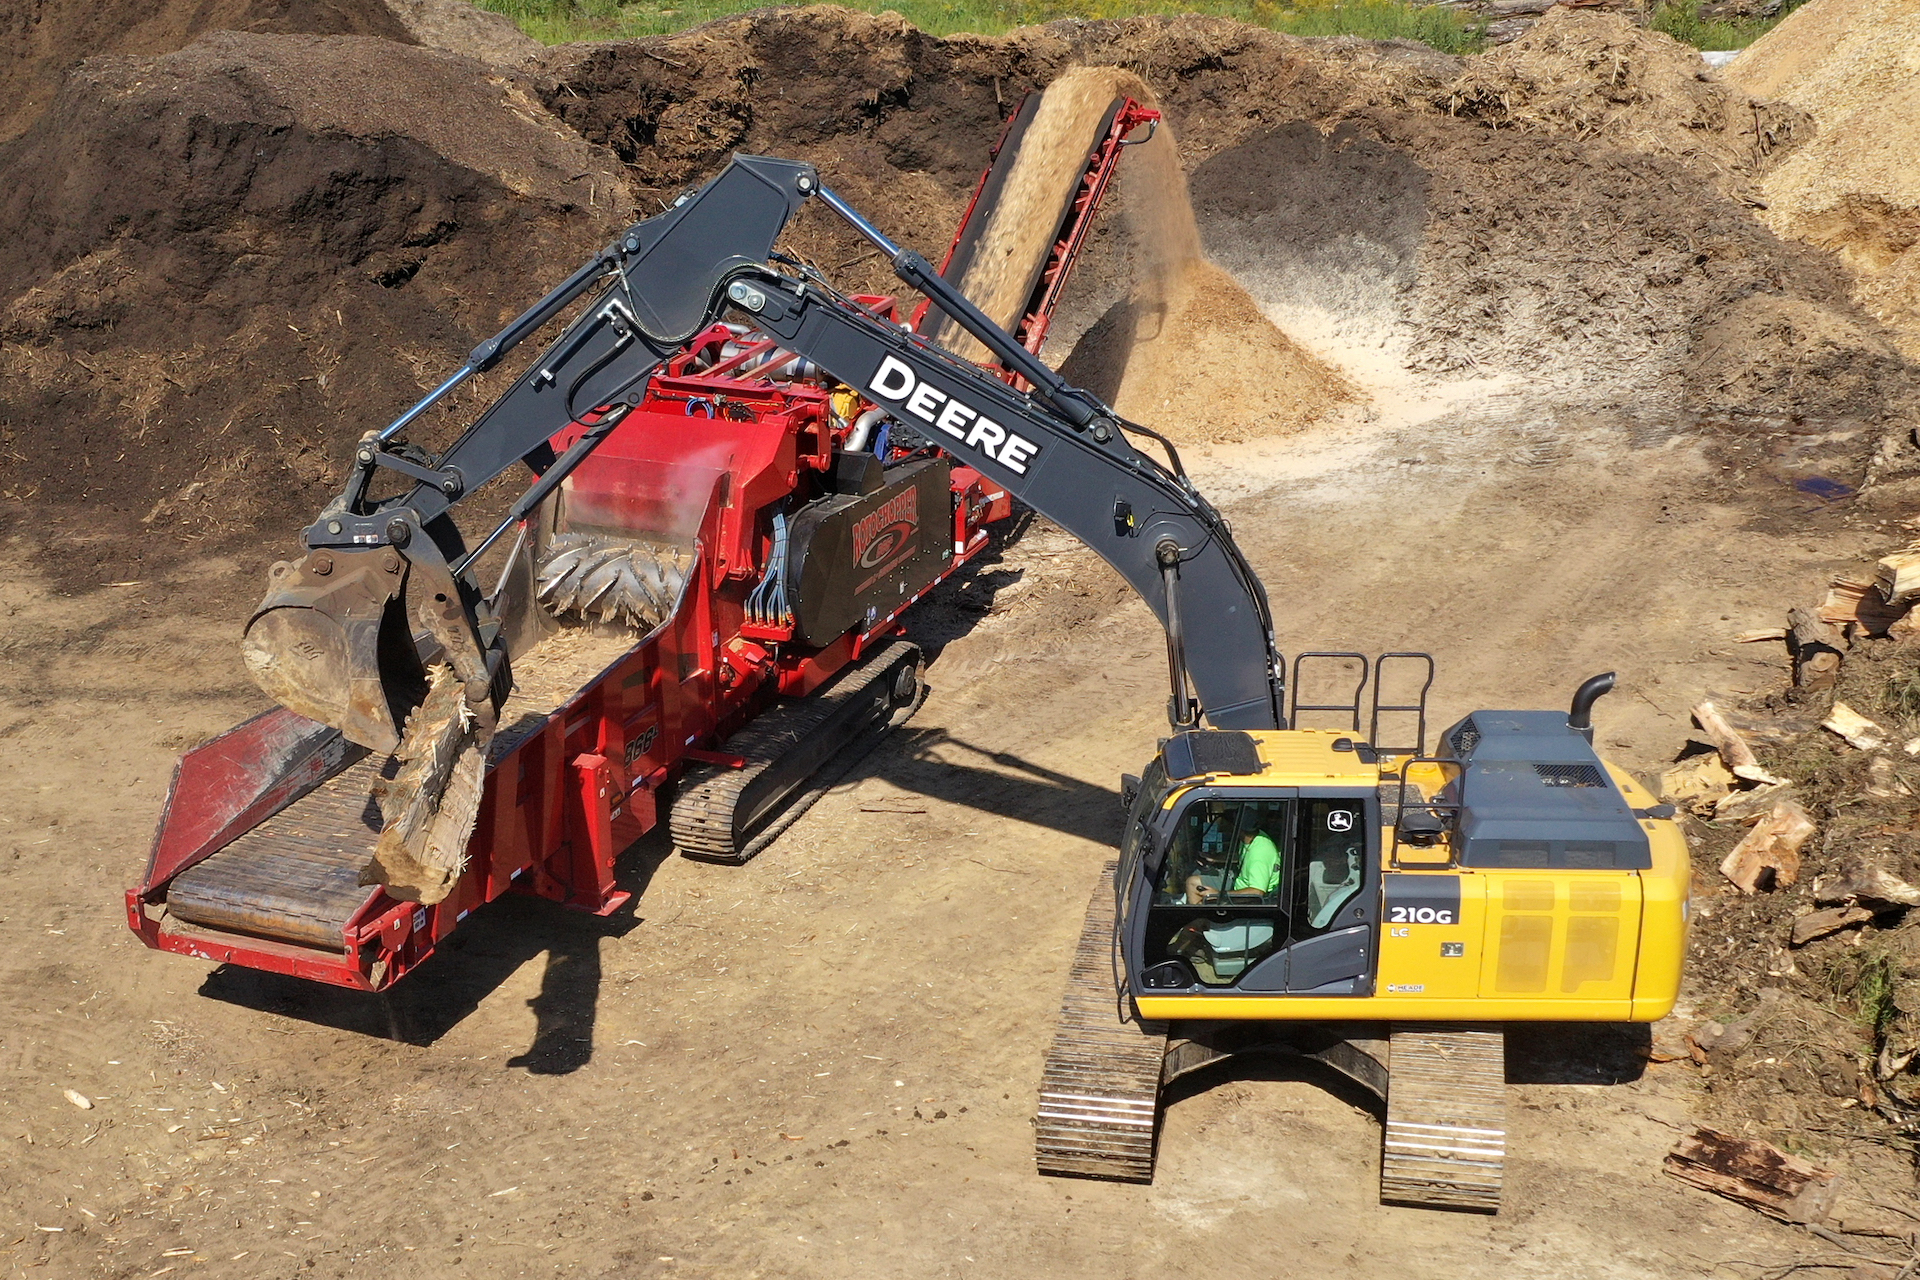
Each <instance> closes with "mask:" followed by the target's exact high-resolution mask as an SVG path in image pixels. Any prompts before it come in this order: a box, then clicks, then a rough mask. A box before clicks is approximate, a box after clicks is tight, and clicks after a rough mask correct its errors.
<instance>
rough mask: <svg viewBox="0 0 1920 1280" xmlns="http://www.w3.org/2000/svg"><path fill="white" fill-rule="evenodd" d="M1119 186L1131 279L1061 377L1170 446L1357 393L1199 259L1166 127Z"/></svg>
mask: <svg viewBox="0 0 1920 1280" xmlns="http://www.w3.org/2000/svg"><path fill="white" fill-rule="evenodd" d="M1126 196H1127V199H1126V203H1125V209H1126V213H1127V216H1128V220H1129V221H1130V222H1131V223H1132V224H1133V225H1132V231H1133V238H1134V241H1135V242H1136V243H1137V244H1138V245H1139V246H1140V253H1139V255H1138V256H1139V274H1138V280H1137V283H1136V284H1135V286H1134V289H1133V292H1132V294H1131V295H1130V296H1129V297H1128V298H1127V299H1126V300H1125V301H1124V302H1121V303H1119V304H1117V305H1115V307H1114V308H1113V309H1112V310H1111V311H1109V312H1108V313H1107V314H1106V315H1105V316H1104V317H1102V318H1101V320H1100V321H1099V322H1098V323H1096V324H1095V325H1094V326H1093V327H1092V328H1090V329H1088V330H1087V332H1086V333H1085V334H1084V335H1082V336H1081V338H1080V340H1079V342H1078V343H1076V344H1075V345H1074V348H1073V352H1072V354H1071V355H1069V356H1068V357H1067V359H1066V361H1065V362H1064V363H1063V364H1062V365H1061V372H1062V373H1064V374H1065V375H1066V377H1067V380H1068V381H1070V382H1075V383H1078V384H1079V385H1082V386H1085V387H1086V388H1087V389H1088V390H1090V391H1093V392H1094V393H1095V394H1097V395H1100V396H1102V397H1103V398H1106V399H1107V400H1109V401H1110V402H1111V403H1112V404H1113V407H1114V408H1115V409H1117V410H1118V411H1119V412H1120V413H1121V415H1122V416H1124V417H1127V418H1131V419H1133V420H1134V421H1136V422H1139V423H1142V424H1144V425H1146V426H1149V427H1152V428H1153V429H1154V430H1156V431H1158V432H1160V433H1161V434H1162V435H1165V436H1166V437H1168V438H1169V439H1171V440H1173V441H1174V442H1175V443H1177V444H1199V443H1209V442H1213V441H1221V440H1246V439H1252V438H1256V437H1258V436H1262V435H1272V434H1276V433H1280V432H1286V431H1297V430H1299V429H1300V428H1301V427H1304V426H1306V425H1307V424H1308V423H1310V422H1313V421H1315V420H1316V419H1318V418H1320V417H1322V416H1323V415H1325V414H1326V413H1327V412H1328V411H1329V410H1330V409H1332V408H1333V407H1334V405H1336V404H1337V403H1339V402H1341V401H1343V400H1350V399H1353V398H1354V397H1355V392H1354V389H1353V388H1352V387H1351V386H1350V385H1348V383H1347V382H1346V381H1345V380H1344V379H1342V378H1341V377H1340V376H1339V375H1338V374H1337V373H1335V372H1333V371H1332V370H1331V369H1329V368H1327V366H1326V365H1325V364H1323V363H1322V362H1321V361H1320V360H1318V359H1317V358H1315V357H1314V356H1313V355H1312V354H1311V353H1309V352H1308V351H1306V350H1304V349H1303V348H1302V347H1300V346H1299V345H1298V344H1297V343H1295V342H1294V341H1293V340H1292V339H1291V338H1289V337H1288V336H1287V335H1286V334H1284V333H1282V332H1281V331H1280V330H1279V329H1277V328H1276V327H1275V326H1274V324H1273V322H1272V321H1270V320H1268V319H1267V317H1266V316H1264V315H1262V314H1261V311H1260V307H1259V304H1257V303H1256V302H1254V300H1253V299H1252V298H1251V297H1250V296H1249V295H1248V293H1247V291H1246V290H1245V289H1244V288H1242V287H1241V286H1240V284H1239V282H1238V281H1236V280H1235V279H1234V278H1233V277H1232V276H1230V275H1228V274H1227V273H1226V272H1225V271H1222V270H1221V269H1220V268H1219V267H1217V266H1215V265H1214V264H1213V263H1211V262H1208V261H1207V260H1206V258H1205V256H1204V255H1203V253H1202V250H1201V244H1200V232H1199V227H1198V224H1197V222H1196V220H1195V217H1194V210H1193V204H1192V202H1191V200H1190V199H1189V197H1188V194H1187V179H1186V175H1185V174H1183V173H1182V172H1181V171H1180V155H1179V152H1178V151H1177V150H1176V149H1175V142H1174V134H1173V130H1172V128H1171V127H1170V126H1168V125H1165V124H1162V126H1161V128H1160V129H1159V131H1158V132H1156V133H1155V135H1154V136H1153V138H1152V139H1151V140H1150V141H1148V142H1147V143H1146V144H1145V145H1144V146H1141V147H1138V148H1137V149H1136V150H1135V151H1134V153H1133V154H1132V156H1131V157H1130V158H1129V167H1128V170H1127V188H1126Z"/></svg>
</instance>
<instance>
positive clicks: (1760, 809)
mask: <svg viewBox="0 0 1920 1280" xmlns="http://www.w3.org/2000/svg"><path fill="white" fill-rule="evenodd" d="M1794 798H1795V795H1794V789H1793V784H1792V783H1790V782H1783V783H1780V784H1778V785H1776V786H1771V787H1755V788H1754V789H1753V790H1751V791H1735V792H1734V793H1732V794H1731V795H1725V796H1722V797H1720V799H1718V800H1716V801H1715V802H1714V805H1713V816H1714V819H1715V820H1716V821H1721V822H1752V821H1754V820H1755V819H1756V818H1761V817H1764V816H1765V815H1767V814H1768V813H1771V812H1772V811H1773V806H1774V805H1775V804H1776V803H1778V802H1779V801H1781V800H1791V799H1794Z"/></svg>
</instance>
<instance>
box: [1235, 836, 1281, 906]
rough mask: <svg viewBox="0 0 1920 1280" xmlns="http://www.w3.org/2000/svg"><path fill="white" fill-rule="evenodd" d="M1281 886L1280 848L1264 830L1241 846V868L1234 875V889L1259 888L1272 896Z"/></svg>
mask: <svg viewBox="0 0 1920 1280" xmlns="http://www.w3.org/2000/svg"><path fill="white" fill-rule="evenodd" d="M1279 887H1280V850H1279V849H1277V848H1275V847H1274V843H1273V841H1272V840H1271V839H1270V838H1269V837H1268V836H1267V834H1266V833H1265V832H1264V831H1261V832H1255V833H1254V836H1253V838H1252V839H1250V840H1248V841H1247V842H1246V844H1244V845H1242V846H1241V847H1240V870H1239V873H1238V874H1236V875H1235V876H1234V877H1233V888H1234V889H1258V890H1259V891H1260V892H1261V894H1263V895H1264V896H1267V897H1272V896H1273V894H1274V892H1275V891H1276V890H1278V889H1279Z"/></svg>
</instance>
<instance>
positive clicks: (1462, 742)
mask: <svg viewBox="0 0 1920 1280" xmlns="http://www.w3.org/2000/svg"><path fill="white" fill-rule="evenodd" d="M1479 744H1480V726H1479V725H1477V724H1475V723H1474V722H1473V717H1472V716H1468V717H1467V718H1466V719H1465V720H1462V721H1461V722H1460V723H1459V724H1457V725H1455V726H1454V728H1453V732H1452V733H1450V734H1448V735H1447V745H1448V746H1450V747H1452V748H1453V754H1454V758H1455V759H1458V760H1464V759H1466V758H1467V757H1468V756H1470V755H1472V754H1473V749H1474V748H1475V747H1476V746H1478V745H1479Z"/></svg>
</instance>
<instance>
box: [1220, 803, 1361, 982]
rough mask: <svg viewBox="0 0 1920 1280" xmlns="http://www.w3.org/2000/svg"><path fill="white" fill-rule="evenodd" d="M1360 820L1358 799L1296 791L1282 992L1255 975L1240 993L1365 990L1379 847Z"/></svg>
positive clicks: (1266, 978)
mask: <svg viewBox="0 0 1920 1280" xmlns="http://www.w3.org/2000/svg"><path fill="white" fill-rule="evenodd" d="M1368 816H1369V815H1368V806H1367V803H1366V798H1365V797H1361V796H1351V795H1348V796H1324V795H1322V796H1316V795H1315V794H1314V793H1313V792H1312V791H1311V790H1307V789H1303V790H1302V792H1301V797H1300V799H1299V801H1298V802H1297V803H1296V806H1295V824H1294V838H1293V842H1292V855H1293V856H1292V857H1291V859H1290V860H1289V861H1290V866H1289V869H1288V870H1289V893H1288V912H1287V916H1288V922H1289V934H1288V940H1287V947H1286V950H1285V952H1284V953H1283V954H1284V959H1285V961H1286V971H1285V976H1284V978H1283V983H1284V985H1283V986H1280V987H1278V988H1272V987H1267V986H1265V985H1264V984H1265V983H1266V982H1270V981H1271V980H1272V978H1273V977H1274V976H1278V975H1274V974H1269V973H1263V972H1259V971H1256V972H1253V973H1250V974H1248V975H1247V981H1246V982H1245V983H1244V984H1243V985H1244V986H1245V987H1246V988H1247V989H1248V990H1252V991H1259V990H1281V991H1288V992H1293V993H1297V994H1303V995H1304V994H1309V993H1310V994H1313V995H1327V996H1335V995H1338V996H1358V995H1367V994H1369V993H1370V992H1371V991H1372V990H1373V973H1374V958H1375V955H1376V951H1375V945H1374V939H1375V928H1376V926H1377V925H1378V923H1379V922H1378V921H1376V920H1375V919H1374V918H1373V917H1374V914H1375V913H1374V910H1373V905H1374V903H1375V902H1376V901H1378V899H1379V847H1378V840H1377V839H1376V838H1375V834H1374V833H1375V828H1374V826H1373V824H1372V823H1371V822H1369V821H1368ZM1281 958H1282V956H1276V957H1274V959H1275V960H1278V959H1281ZM1268 963H1269V965H1271V963H1272V962H1271V961H1269V962H1268Z"/></svg>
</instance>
